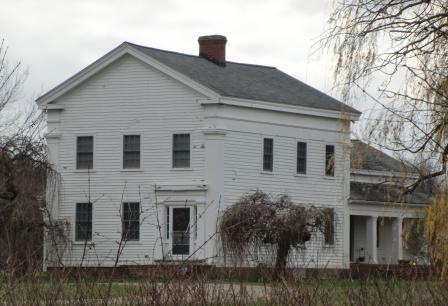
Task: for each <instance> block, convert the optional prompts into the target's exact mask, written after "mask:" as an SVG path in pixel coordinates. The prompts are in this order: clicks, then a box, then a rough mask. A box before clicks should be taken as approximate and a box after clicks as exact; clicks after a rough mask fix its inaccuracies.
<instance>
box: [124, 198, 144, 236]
mask: <svg viewBox="0 0 448 306" xmlns="http://www.w3.org/2000/svg"><path fill="white" fill-rule="evenodd" d="M122 217H123V219H122V220H123V224H122V225H123V232H122V233H123V239H124V240H139V239H140V203H138V202H130V203H123V216H122Z"/></svg>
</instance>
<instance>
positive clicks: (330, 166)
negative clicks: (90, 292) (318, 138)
mask: <svg viewBox="0 0 448 306" xmlns="http://www.w3.org/2000/svg"><path fill="white" fill-rule="evenodd" d="M325 175H327V176H334V146H333V145H326V146H325Z"/></svg>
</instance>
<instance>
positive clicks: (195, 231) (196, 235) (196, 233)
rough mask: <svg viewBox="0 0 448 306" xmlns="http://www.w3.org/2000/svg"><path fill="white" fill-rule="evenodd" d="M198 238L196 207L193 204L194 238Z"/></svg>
mask: <svg viewBox="0 0 448 306" xmlns="http://www.w3.org/2000/svg"><path fill="white" fill-rule="evenodd" d="M197 239H198V207H197V206H196V205H195V206H194V240H197Z"/></svg>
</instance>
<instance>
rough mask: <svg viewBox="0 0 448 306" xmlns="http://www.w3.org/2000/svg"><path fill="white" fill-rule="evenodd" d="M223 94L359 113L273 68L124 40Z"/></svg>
mask: <svg viewBox="0 0 448 306" xmlns="http://www.w3.org/2000/svg"><path fill="white" fill-rule="evenodd" d="M126 44H128V45H130V46H132V47H134V48H137V49H138V50H140V51H141V52H143V53H145V54H147V55H148V56H150V57H152V58H154V59H155V60H157V61H159V62H161V63H163V64H165V65H167V66H168V67H170V68H172V69H174V70H176V71H178V72H180V73H182V74H184V75H186V76H187V77H189V78H191V79H192V80H194V81H196V82H198V83H200V84H202V85H204V86H206V87H208V88H210V89H211V90H213V91H215V92H217V93H219V94H220V95H222V96H225V97H234V98H242V99H252V100H261V101H266V102H274V103H280V104H289V105H295V106H304V107H311V108H317V109H324V110H332V111H345V112H349V113H354V114H360V112H359V111H357V110H356V109H354V108H351V107H350V106H348V105H346V104H344V103H342V102H340V101H338V100H336V99H334V98H332V97H330V96H329V95H327V94H324V93H322V92H320V91H319V90H317V89H315V88H313V87H311V86H309V85H307V84H305V83H303V82H301V81H299V80H297V79H295V78H293V77H292V76H290V75H288V74H286V73H284V72H282V71H280V70H278V69H277V68H275V67H268V66H259V65H250V64H241V63H234V62H229V61H227V62H226V66H225V67H222V66H218V65H216V64H214V63H212V62H210V61H208V60H206V59H204V58H202V57H199V56H194V55H187V54H182V53H176V52H171V51H165V50H160V49H154V48H150V47H144V46H140V45H135V44H132V43H126Z"/></svg>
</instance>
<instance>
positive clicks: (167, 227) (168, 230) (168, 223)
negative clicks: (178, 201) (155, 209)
mask: <svg viewBox="0 0 448 306" xmlns="http://www.w3.org/2000/svg"><path fill="white" fill-rule="evenodd" d="M166 239H167V240H168V239H170V208H169V207H168V206H167V207H166Z"/></svg>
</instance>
